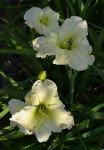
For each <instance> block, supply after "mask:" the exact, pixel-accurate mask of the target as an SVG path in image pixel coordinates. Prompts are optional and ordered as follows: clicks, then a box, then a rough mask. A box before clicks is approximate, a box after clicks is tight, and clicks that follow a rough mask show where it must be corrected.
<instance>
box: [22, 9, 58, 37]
mask: <svg viewBox="0 0 104 150" xmlns="http://www.w3.org/2000/svg"><path fill="white" fill-rule="evenodd" d="M59 16H60V15H59V13H56V12H55V11H53V10H52V9H51V8H50V7H45V8H43V9H41V8H38V7H33V8H31V9H29V10H28V11H26V13H25V15H24V20H25V21H26V22H25V23H26V24H27V25H28V26H29V27H32V28H35V30H36V31H37V32H38V33H39V34H47V33H49V32H50V31H53V30H54V29H56V28H57V27H58V26H59V24H58V19H59Z"/></svg>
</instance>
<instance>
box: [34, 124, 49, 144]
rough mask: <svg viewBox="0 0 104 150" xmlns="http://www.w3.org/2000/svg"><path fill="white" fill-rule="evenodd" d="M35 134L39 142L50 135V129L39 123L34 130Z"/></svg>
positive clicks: (44, 140)
mask: <svg viewBox="0 0 104 150" xmlns="http://www.w3.org/2000/svg"><path fill="white" fill-rule="evenodd" d="M35 135H36V138H37V140H38V141H39V142H46V141H47V140H48V138H49V136H50V135H51V131H50V130H48V129H47V128H46V127H45V126H44V124H41V125H40V127H39V128H38V129H37V130H36V131H35Z"/></svg>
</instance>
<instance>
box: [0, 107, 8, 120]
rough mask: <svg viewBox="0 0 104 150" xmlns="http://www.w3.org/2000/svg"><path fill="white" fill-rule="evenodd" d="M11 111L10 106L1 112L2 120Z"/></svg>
mask: <svg viewBox="0 0 104 150" xmlns="http://www.w3.org/2000/svg"><path fill="white" fill-rule="evenodd" d="M8 112H9V108H6V109H4V110H3V111H2V112H1V113H0V120H1V119H2V118H3V117H5V115H6V114H7V113H8Z"/></svg>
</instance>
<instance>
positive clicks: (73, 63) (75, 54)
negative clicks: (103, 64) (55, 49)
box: [66, 49, 94, 71]
mask: <svg viewBox="0 0 104 150" xmlns="http://www.w3.org/2000/svg"><path fill="white" fill-rule="evenodd" d="M66 59H67V64H68V65H69V66H70V67H71V68H73V69H75V70H77V71H82V70H86V69H87V67H88V65H91V64H93V62H94V56H91V55H89V54H86V55H83V54H82V53H80V52H79V51H78V50H77V49H73V50H71V51H69V52H67V53H66Z"/></svg>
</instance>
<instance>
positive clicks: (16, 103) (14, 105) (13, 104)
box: [8, 99, 26, 114]
mask: <svg viewBox="0 0 104 150" xmlns="http://www.w3.org/2000/svg"><path fill="white" fill-rule="evenodd" d="M8 104H9V110H10V113H11V114H15V113H16V112H19V111H20V110H21V109H22V108H24V107H25V106H26V104H25V103H24V102H22V101H20V100H17V99H11V100H10V101H9V103H8Z"/></svg>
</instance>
